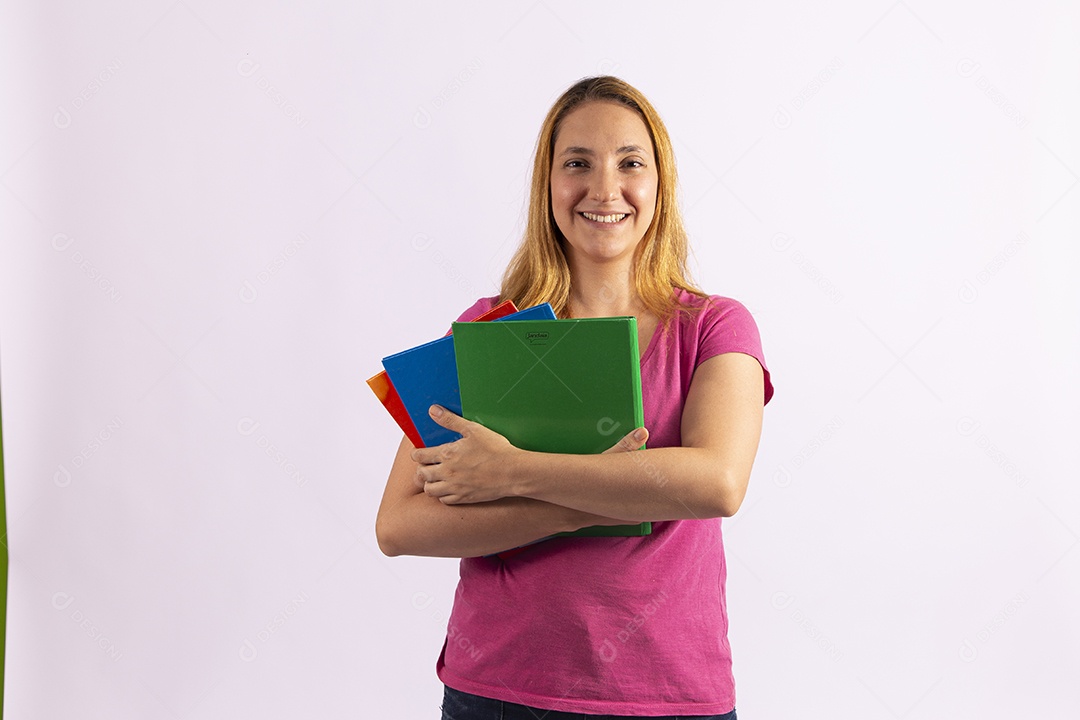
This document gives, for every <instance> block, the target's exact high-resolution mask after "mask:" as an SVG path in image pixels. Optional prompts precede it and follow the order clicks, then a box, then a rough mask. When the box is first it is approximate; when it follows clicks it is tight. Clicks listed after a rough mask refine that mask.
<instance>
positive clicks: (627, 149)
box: [559, 145, 645, 157]
mask: <svg viewBox="0 0 1080 720" xmlns="http://www.w3.org/2000/svg"><path fill="white" fill-rule="evenodd" d="M635 152H636V153H642V154H645V150H643V149H641V148H640V147H638V146H637V145H623V146H622V147H621V148H619V149H618V150H616V151H615V154H616V155H622V154H624V153H635ZM559 155H560V156H562V155H588V156H590V157H592V156H595V155H596V152H594V151H593V150H590V149H589V148H586V147H578V146H576V145H575V146H571V147H568V148H566V149H565V150H563V151H562V152H561V153H559Z"/></svg>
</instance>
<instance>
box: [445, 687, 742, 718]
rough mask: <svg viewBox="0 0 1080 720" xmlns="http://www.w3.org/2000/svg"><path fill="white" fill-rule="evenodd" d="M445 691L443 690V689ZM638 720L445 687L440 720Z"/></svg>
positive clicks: (732, 716) (685, 716) (654, 716)
mask: <svg viewBox="0 0 1080 720" xmlns="http://www.w3.org/2000/svg"><path fill="white" fill-rule="evenodd" d="M444 687H445V686H444ZM649 717H651V718H653V720H736V717H735V711H734V710H732V711H731V712H729V713H726V714H724V715H662V716H656V715H650V716H649ZM589 718H594V720H641V718H642V716H640V715H585V714H583V713H569V712H559V711H557V710H542V709H540V708H534V707H529V706H528V705H517V704H515V703H511V702H503V701H502V700H492V699H491V698H486V697H480V696H479V695H472V694H470V693H465V692H461V691H460V690H455V689H453V688H451V687H446V690H445V691H444V692H443V705H442V720H588V719H589Z"/></svg>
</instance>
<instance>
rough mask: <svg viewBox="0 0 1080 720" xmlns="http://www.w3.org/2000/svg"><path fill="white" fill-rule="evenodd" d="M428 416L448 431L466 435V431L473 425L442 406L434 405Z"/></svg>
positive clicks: (429, 409)
mask: <svg viewBox="0 0 1080 720" xmlns="http://www.w3.org/2000/svg"><path fill="white" fill-rule="evenodd" d="M428 415H430V416H431V419H432V420H434V421H435V422H437V423H439V424H440V425H442V426H443V427H444V428H446V429H447V430H453V431H454V432H456V433H461V434H462V435H464V434H465V429H466V428H467V427H468V426H469V425H472V423H471V422H469V421H468V420H466V419H465V418H463V417H461V416H460V415H458V414H457V413H455V412H452V411H450V410H447V409H446V408H444V407H443V406H442V405H432V406H431V407H430V408H428Z"/></svg>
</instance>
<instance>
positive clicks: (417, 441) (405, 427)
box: [367, 300, 517, 448]
mask: <svg viewBox="0 0 1080 720" xmlns="http://www.w3.org/2000/svg"><path fill="white" fill-rule="evenodd" d="M516 312H517V308H516V307H515V306H514V303H513V301H511V300H506V301H504V302H501V303H499V304H498V305H496V306H495V307H493V308H491V309H490V310H488V311H487V312H486V313H484V314H483V315H481V316H480V317H478V318H476V320H474V321H473V322H483V321H486V320H496V319H498V318H501V317H506V316H507V315H510V314H512V313H516ZM452 332H453V330H450V331H449V332H447V333H446V335H449V334H450V333H452ZM443 337H446V336H445V335H444V336H443ZM367 384H368V387H369V388H371V392H373V393H375V397H377V398H379V402H381V403H382V404H383V407H385V408H386V410H387V412H389V413H390V416H391V417H392V418H394V422H396V423H397V424H398V427H399V428H401V429H402V431H403V432H404V433H405V436H406V437H407V438H409V442H411V443H412V444H413V447H418V448H421V447H424V441H423V439H421V437H420V433H419V432H417V430H416V425H414V424H413V421H412V418H410V417H409V412H408V411H407V410H406V409H405V405H404V404H402V402H401V397H400V396H399V395H398V393H397V390H395V389H394V383H392V382H390V376H389V375H387V374H386V371H385V370H383V371H382V372H380V373H379V374H378V375H375V376H373V377H371V378H368V381H367Z"/></svg>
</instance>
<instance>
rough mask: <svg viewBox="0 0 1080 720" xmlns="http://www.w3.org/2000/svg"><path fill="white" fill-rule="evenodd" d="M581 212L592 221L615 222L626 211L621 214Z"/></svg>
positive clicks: (623, 215)
mask: <svg viewBox="0 0 1080 720" xmlns="http://www.w3.org/2000/svg"><path fill="white" fill-rule="evenodd" d="M581 214H582V215H584V216H585V217H587V218H588V219H589V220H592V221H593V222H602V223H617V222H619V221H620V220H622V219H623V218H624V217H626V213H623V214H622V215H593V214H592V213H587V212H583V213H581Z"/></svg>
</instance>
